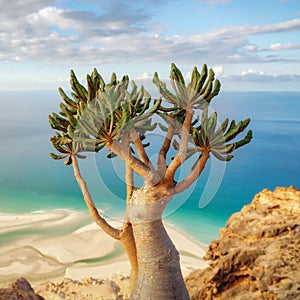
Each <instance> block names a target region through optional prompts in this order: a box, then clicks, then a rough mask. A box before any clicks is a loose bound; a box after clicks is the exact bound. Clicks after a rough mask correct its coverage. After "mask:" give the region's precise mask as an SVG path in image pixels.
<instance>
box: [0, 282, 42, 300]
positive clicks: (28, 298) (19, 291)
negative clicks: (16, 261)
mask: <svg viewBox="0 0 300 300" xmlns="http://www.w3.org/2000/svg"><path fill="white" fill-rule="evenodd" d="M18 299H22V300H44V298H43V297H41V296H40V295H38V294H36V293H35V292H34V290H33V288H32V287H31V285H30V283H29V282H28V281H27V280H26V279H25V278H20V279H18V280H17V281H16V282H15V283H14V284H13V285H12V286H11V288H6V289H2V288H1V289H0V300H18Z"/></svg>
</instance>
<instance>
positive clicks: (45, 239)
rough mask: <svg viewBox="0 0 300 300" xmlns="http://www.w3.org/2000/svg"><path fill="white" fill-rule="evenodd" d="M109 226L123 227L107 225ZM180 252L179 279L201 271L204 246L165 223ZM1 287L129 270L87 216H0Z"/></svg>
mask: <svg viewBox="0 0 300 300" xmlns="http://www.w3.org/2000/svg"><path fill="white" fill-rule="evenodd" d="M109 222H110V223H111V224H112V225H113V226H116V227H120V226H122V223H121V222H118V221H115V220H110V221H109ZM164 224H165V227H166V230H167V231H168V233H169V235H170V237H171V239H172V241H173V242H174V244H175V246H176V248H177V250H178V251H179V253H180V258H181V269H182V273H183V276H187V275H188V274H189V273H190V272H192V271H193V270H195V269H200V268H205V267H206V266H207V265H208V262H206V261H204V260H203V259H202V257H203V255H204V253H205V248H206V246H205V245H204V244H202V243H200V242H198V241H196V240H195V239H194V238H192V237H190V236H188V235H187V234H186V233H185V232H182V231H181V230H178V229H177V228H176V226H175V225H172V224H169V223H166V222H164ZM0 243H1V247H0V256H1V263H0V287H5V286H8V285H9V284H11V283H12V282H14V281H15V280H17V279H18V278H20V277H25V278H26V279H27V280H28V281H29V282H30V283H31V284H32V286H37V285H40V284H44V283H47V282H55V281H59V280H62V279H66V278H68V279H72V280H83V279H85V278H88V277H93V278H102V279H103V278H108V277H111V276H113V275H115V274H118V275H120V274H122V275H124V276H128V275H129V272H130V265H129V262H128V259H127V256H126V254H125V253H124V251H123V249H122V246H121V244H120V243H119V242H118V241H116V240H113V239H112V238H110V237H109V236H107V235H106V234H105V233H104V232H103V231H102V230H101V229H100V228H99V227H98V226H97V225H96V224H95V223H93V221H92V219H91V217H90V215H89V214H88V212H83V211H76V210H70V209H53V210H49V211H37V212H32V213H25V214H6V213H3V214H0Z"/></svg>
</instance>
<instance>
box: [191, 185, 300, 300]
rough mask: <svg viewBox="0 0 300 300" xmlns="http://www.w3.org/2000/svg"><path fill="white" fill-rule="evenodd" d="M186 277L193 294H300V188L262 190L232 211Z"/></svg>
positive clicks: (291, 297) (289, 297) (233, 298)
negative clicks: (200, 265) (201, 264)
mask: <svg viewBox="0 0 300 300" xmlns="http://www.w3.org/2000/svg"><path fill="white" fill-rule="evenodd" d="M204 258H205V259H207V260H210V265H209V267H208V268H206V269H202V270H197V271H195V272H193V273H192V274H190V275H189V276H188V277H187V278H186V285H187V288H188V290H189V293H190V296H191V300H195V299H199V300H200V299H201V300H212V299H213V300H221V299H224V300H225V299H230V300H239V299H241V300H242V299H243V300H244V299H247V300H252V299H253V300H254V299H255V300H256V299H279V300H280V299H282V300H295V299H300V191H299V190H297V189H295V188H294V187H289V188H276V189H275V191H274V192H271V191H269V190H263V191H262V192H261V193H259V194H257V195H256V196H255V198H254V200H253V201H252V203H250V204H249V205H246V206H244V207H243V209H242V210H241V211H240V212H238V213H235V214H233V215H232V216H231V217H230V218H229V220H228V221H227V224H226V227H225V228H223V229H221V230H220V237H219V238H218V239H216V240H215V241H213V242H212V243H211V244H210V246H209V247H208V250H207V252H206V255H205V257H204Z"/></svg>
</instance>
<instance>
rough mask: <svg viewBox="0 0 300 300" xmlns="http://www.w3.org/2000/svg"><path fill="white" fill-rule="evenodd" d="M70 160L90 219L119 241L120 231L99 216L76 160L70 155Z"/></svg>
mask: <svg viewBox="0 0 300 300" xmlns="http://www.w3.org/2000/svg"><path fill="white" fill-rule="evenodd" d="M71 158H72V166H73V170H74V177H75V179H76V181H77V183H78V185H79V187H80V189H81V192H82V195H83V199H84V201H85V203H86V205H87V207H88V209H89V211H90V214H91V216H92V219H93V220H94V221H95V222H96V224H98V225H99V226H100V227H101V229H102V230H103V231H104V232H105V233H107V234H108V235H110V236H111V237H112V238H114V239H117V240H119V239H120V238H121V232H122V231H121V230H119V229H117V228H114V227H112V226H111V225H109V224H108V223H107V222H106V220H105V219H104V218H102V217H101V216H100V214H99V212H98V210H97V208H96V206H95V203H94V201H93V199H92V197H91V195H90V192H89V190H88V187H87V184H86V182H85V180H84V179H83V178H82V176H81V174H80V170H79V166H78V161H77V158H76V156H75V155H72V156H71Z"/></svg>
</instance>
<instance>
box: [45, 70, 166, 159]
mask: <svg viewBox="0 0 300 300" xmlns="http://www.w3.org/2000/svg"><path fill="white" fill-rule="evenodd" d="M70 73H71V74H70V85H71V88H72V92H71V96H72V98H70V97H69V96H67V95H66V93H65V92H64V91H63V89H62V88H59V93H60V95H61V97H62V99H63V102H62V103H60V108H61V111H60V112H59V113H58V114H56V113H52V115H49V117H48V119H49V123H50V125H51V127H52V128H53V129H56V130H57V131H58V132H56V133H55V135H54V136H53V137H52V138H51V139H50V140H51V142H52V145H53V146H54V148H55V149H56V150H57V151H58V152H60V153H61V154H60V155H56V154H54V153H51V154H50V155H51V157H52V158H54V159H62V158H66V157H69V158H68V160H67V161H65V163H66V164H70V163H72V161H71V158H70V156H71V155H72V154H75V155H76V156H78V157H79V158H84V156H83V155H81V154H80V152H88V151H96V152H98V151H99V150H101V149H102V148H103V147H104V146H105V145H106V144H107V143H110V142H112V141H113V140H118V139H121V137H122V134H123V133H126V132H129V131H130V130H131V129H132V128H134V129H135V130H137V131H138V132H139V133H140V134H141V136H143V135H144V134H145V132H146V131H148V130H154V129H155V127H156V124H155V123H154V124H152V120H151V118H150V117H151V116H152V115H153V114H154V113H155V112H156V111H157V109H158V108H159V106H160V104H161V99H156V100H155V101H154V103H151V96H150V94H149V93H148V92H147V91H146V90H145V89H144V87H143V86H141V87H140V89H138V88H137V86H136V84H135V82H134V81H131V82H130V86H131V89H130V90H129V78H128V76H127V75H125V76H123V78H122V79H121V80H120V81H118V80H117V77H116V74H115V73H113V74H112V76H111V80H110V82H109V83H107V84H106V83H105V82H104V80H103V78H102V76H101V75H100V74H99V73H98V71H97V70H96V69H94V70H93V72H92V74H91V75H89V74H88V75H87V89H86V88H85V87H84V86H83V85H82V84H81V83H80V82H79V81H78V79H77V77H76V75H75V73H74V71H73V70H71V72H70Z"/></svg>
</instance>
